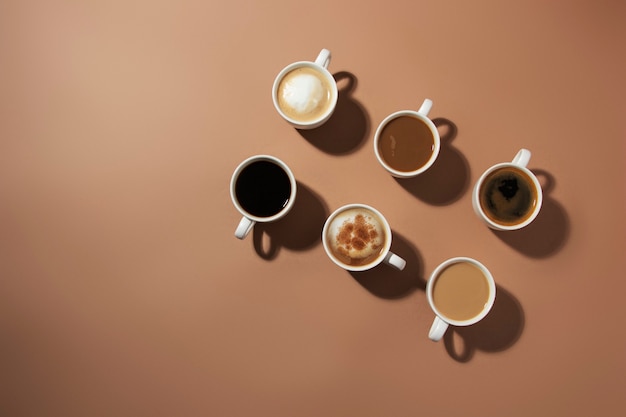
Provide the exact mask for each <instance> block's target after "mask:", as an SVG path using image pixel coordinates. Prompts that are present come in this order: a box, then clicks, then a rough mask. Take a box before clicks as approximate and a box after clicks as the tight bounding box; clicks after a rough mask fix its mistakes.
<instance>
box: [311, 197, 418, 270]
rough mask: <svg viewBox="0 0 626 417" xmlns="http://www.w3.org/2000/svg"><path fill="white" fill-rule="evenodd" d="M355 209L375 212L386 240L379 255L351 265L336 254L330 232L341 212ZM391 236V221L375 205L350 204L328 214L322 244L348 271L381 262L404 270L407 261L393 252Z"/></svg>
mask: <svg viewBox="0 0 626 417" xmlns="http://www.w3.org/2000/svg"><path fill="white" fill-rule="evenodd" d="M353 209H356V210H364V211H365V212H367V211H369V212H371V213H373V214H374V215H375V216H376V217H377V219H378V220H379V221H380V226H381V227H382V229H383V230H384V234H385V240H384V242H383V243H382V247H381V248H380V249H379V250H378V256H377V257H376V258H375V259H372V260H371V261H369V262H368V263H366V264H363V265H350V264H349V263H346V262H343V261H342V260H341V259H339V258H338V257H337V256H335V254H334V253H333V250H332V248H331V246H330V239H332V238H334V237H333V236H329V233H331V232H330V228H331V224H332V223H333V220H334V219H335V217H337V216H338V215H340V214H341V213H344V212H348V211H350V210H353ZM391 237H392V236H391V227H390V226H389V222H388V221H387V219H385V216H383V215H382V213H381V212H380V211H378V210H376V209H375V208H374V207H371V206H368V205H366V204H348V205H345V206H342V207H340V208H338V209H337V210H335V211H334V212H333V213H332V214H331V215H330V216H328V218H327V219H326V222H325V223H324V228H323V230H322V244H323V245H324V250H325V251H326V254H327V255H328V257H329V258H330V259H331V260H332V261H333V262H334V263H335V264H336V265H338V266H340V267H341V268H343V269H345V270H348V271H365V270H368V269H371V268H374V267H375V266H377V265H378V264H380V263H381V262H384V263H386V264H387V265H389V266H392V267H394V268H395V269H398V270H403V269H404V267H405V266H406V261H405V260H404V259H402V258H401V257H400V256H398V255H396V254H394V253H393V252H391V250H390V249H391Z"/></svg>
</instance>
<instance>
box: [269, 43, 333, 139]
mask: <svg viewBox="0 0 626 417" xmlns="http://www.w3.org/2000/svg"><path fill="white" fill-rule="evenodd" d="M330 57H331V55H330V51H329V50H328V49H322V50H321V52H320V53H319V55H318V56H317V58H316V59H315V61H313V62H311V61H298V62H294V63H292V64H289V65H287V66H286V67H285V68H283V69H282V70H281V71H280V72H279V73H278V75H277V76H276V78H275V79H274V85H273V87H272V100H273V101H274V107H275V108H276V111H277V112H278V114H280V115H281V116H282V118H283V119H285V120H286V121H287V122H289V123H290V124H291V125H292V126H293V127H295V128H297V129H314V128H316V127H319V126H321V125H322V124H324V123H325V122H326V121H327V120H328V119H330V116H332V114H333V112H334V111H335V107H336V106H337V96H338V92H337V83H336V81H335V78H334V77H333V75H332V74H331V73H330V72H329V71H328V69H327V68H328V65H329V64H330ZM303 67H304V68H311V69H313V70H314V71H315V72H316V73H317V74H319V75H320V76H321V77H323V79H324V80H325V81H326V83H325V84H326V86H327V87H328V89H329V91H328V93H329V98H328V105H327V107H326V109H325V111H324V112H321V113H320V114H319V115H317V117H314V118H312V119H308V120H306V121H304V120H297V119H296V118H294V117H290V116H289V115H287V114H286V113H285V112H284V111H283V110H282V109H281V107H280V105H279V87H280V84H281V81H282V80H283V78H284V77H285V75H287V74H289V73H290V72H291V71H293V70H295V69H298V68H303Z"/></svg>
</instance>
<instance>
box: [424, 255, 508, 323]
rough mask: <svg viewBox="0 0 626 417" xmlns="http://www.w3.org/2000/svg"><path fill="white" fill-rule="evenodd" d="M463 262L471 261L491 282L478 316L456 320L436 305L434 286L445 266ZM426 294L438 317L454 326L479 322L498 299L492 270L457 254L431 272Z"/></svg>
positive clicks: (474, 260) (472, 259) (488, 281)
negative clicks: (485, 300) (486, 298)
mask: <svg viewBox="0 0 626 417" xmlns="http://www.w3.org/2000/svg"><path fill="white" fill-rule="evenodd" d="M462 262H466V263H471V264H473V265H475V266H477V267H478V268H479V269H480V270H481V271H482V272H483V275H484V276H485V278H486V279H487V283H488V284H489V298H488V300H487V303H486V304H485V307H484V308H483V310H482V311H481V312H480V313H479V314H477V315H476V316H474V317H472V318H471V319H467V320H454V319H451V318H449V317H447V316H446V315H445V314H443V313H441V311H440V310H439V309H438V308H437V306H436V305H435V302H434V300H433V287H434V283H435V281H436V280H437V278H438V277H439V275H440V274H441V271H443V270H444V269H445V268H447V267H448V266H450V265H453V264H456V263H462ZM426 296H427V298H428V304H429V305H430V308H431V309H432V310H433V312H434V313H435V314H436V315H437V317H439V318H440V319H441V320H443V321H445V322H446V323H448V324H451V325H453V326H470V325H472V324H475V323H478V322H479V321H480V320H482V319H483V318H485V316H486V315H487V314H488V313H489V312H490V311H491V308H492V307H493V304H494V302H495V300H496V282H495V280H494V279H493V275H492V274H491V271H489V269H488V268H487V267H486V266H485V265H483V264H482V263H481V262H480V261H478V260H476V259H474V258H470V257H467V256H457V257H454V258H449V259H447V260H445V261H443V262H442V263H440V264H439V265H438V266H437V267H436V268H435V269H434V271H433V272H432V273H431V274H430V277H429V278H428V283H427V284H426Z"/></svg>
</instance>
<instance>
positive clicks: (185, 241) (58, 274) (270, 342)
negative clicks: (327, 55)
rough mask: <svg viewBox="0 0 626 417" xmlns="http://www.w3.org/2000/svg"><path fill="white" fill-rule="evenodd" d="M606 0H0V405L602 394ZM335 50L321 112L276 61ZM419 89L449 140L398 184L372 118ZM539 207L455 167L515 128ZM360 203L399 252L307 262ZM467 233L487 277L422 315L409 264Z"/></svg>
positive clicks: (614, 292) (619, 197)
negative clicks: (457, 303) (329, 103)
mask: <svg viewBox="0 0 626 417" xmlns="http://www.w3.org/2000/svg"><path fill="white" fill-rule="evenodd" d="M624 22H626V7H625V3H624V2H620V1H574V2H569V1H562V2H556V1H535V2H525V1H517V2H504V1H503V2H498V1H492V2H485V1H479V2H464V1H457V2H449V1H440V2H436V1H415V0H407V1H396V0H387V1H367V0H365V1H337V0H332V1H331V0H319V1H315V2H311V3H306V2H300V1H266V2H261V1H258V2H257V1H228V2H226V1H223V2H217V1H210V0H205V1H187V0H184V1H171V2H166V1H147V0H144V1H142V0H130V1H129V0H124V1H92V2H89V1H86V2H80V1H69V0H68V1H39V2H35V1H21V0H20V1H7V0H2V1H0V162H1V163H0V415H2V416H64V417H68V416H417V415H422V416H461V415H462V416H540V415H541V416H544V415H545V416H590V415H594V416H621V415H624V413H625V412H626V400H625V399H624V398H625V397H624V393H623V391H624V387H625V386H626V360H625V358H624V352H626V343H625V342H626V334H625V331H624V324H625V315H624V309H623V305H624V304H623V297H624V295H623V294H624V291H626V280H625V279H624V267H625V266H626V265H625V263H624V247H625V243H626V233H625V232H626V230H625V223H624V217H623V214H624V211H625V209H626V187H625V186H624V180H626V178H625V170H624V164H623V158H624V156H625V155H626V152H625V151H626V146H625V143H626V142H625V139H626V135H625V133H626V130H625V128H624V115H625V110H626V101H625V97H626V82H625V80H624V75H625V74H626V58H625V54H624V40H625V39H626V25H625V24H624ZM321 48H328V49H330V50H331V51H332V54H333V58H332V62H331V65H330V70H331V72H333V74H334V75H335V77H336V78H337V80H338V85H339V89H340V92H341V96H340V99H339V106H338V108H337V112H336V114H335V115H334V116H333V118H332V119H331V120H330V121H329V122H328V124H327V125H325V126H324V127H322V128H320V129H318V130H316V131H311V132H302V133H301V132H298V131H296V130H294V129H293V128H291V127H289V126H288V125H287V124H286V123H285V122H284V121H283V120H281V119H280V117H279V116H278V115H277V113H276V112H275V110H274V108H273V106H272V101H271V95H270V89H271V85H272V82H273V78H274V76H275V75H276V74H277V73H278V71H279V70H280V69H281V68H282V67H283V66H285V65H287V64H289V63H290V62H292V61H296V60H303V59H304V60H313V59H314V58H315V57H316V55H317V53H318V52H319V50H320V49H321ZM427 97H428V98H431V99H432V100H433V101H434V107H433V109H432V112H431V116H432V117H433V118H434V119H435V121H436V122H437V124H438V125H439V128H440V129H441V133H442V136H443V137H444V145H443V148H442V153H441V157H440V159H439V160H438V162H437V163H436V165H435V166H434V167H433V168H432V170H431V171H430V172H429V173H427V174H425V175H423V176H422V177H420V178H418V179H415V180H412V181H397V180H394V179H393V178H392V177H390V176H389V175H387V174H386V173H385V171H384V170H383V169H382V168H381V167H380V166H378V165H377V163H376V161H375V157H374V152H373V148H372V137H373V131H374V130H375V128H376V126H377V124H378V123H379V122H380V121H381V120H382V119H383V118H384V117H385V116H386V115H387V114H389V113H391V112H393V111H396V110H400V109H404V108H412V109H415V108H417V107H418V106H419V104H420V103H421V102H422V100H423V99H424V98H427ZM521 147H527V148H528V149H530V150H531V151H532V152H533V158H532V160H531V163H530V168H532V169H533V171H534V172H535V173H537V175H538V176H539V177H540V179H541V181H542V184H543V185H544V187H545V203H544V204H545V206H544V209H543V211H542V213H541V215H540V217H539V218H538V219H537V220H536V222H535V223H534V224H533V225H531V226H530V227H528V228H527V229H525V230H523V231H521V232H516V233H506V234H505V233H494V232H492V231H490V230H489V229H487V228H486V227H485V226H484V225H483V224H482V223H480V222H479V221H478V219H477V218H476V217H475V215H474V214H473V212H472V209H471V198H470V197H471V196H470V194H471V187H472V184H473V183H474V182H475V180H476V179H477V178H478V176H479V175H480V173H481V172H482V171H483V170H484V169H486V168H487V167H489V166H490V165H492V164H494V163H497V162H501V161H507V160H510V159H511V158H512V157H513V156H514V154H515V153H516V152H517V150H518V149H519V148H521ZM257 153H268V154H272V155H275V156H277V157H279V158H281V159H283V160H284V161H286V162H287V163H288V164H289V165H290V166H291V168H292V169H293V171H294V173H295V175H296V177H297V179H298V186H299V191H298V193H299V194H298V197H297V201H296V204H295V207H294V209H293V211H292V212H291V213H290V214H289V216H288V217H287V218H285V219H284V220H283V221H281V222H278V223H275V224H271V225H266V226H262V225H261V226H258V227H256V228H255V230H254V232H253V234H252V235H251V236H249V237H248V238H247V239H246V240H244V241H239V240H237V239H235V238H234V236H233V232H234V229H235V226H236V224H237V222H238V221H239V214H238V212H237V211H236V210H235V208H234V206H233V205H232V203H231V201H230V197H229V191H228V183H229V180H230V176H231V173H232V172H233V170H234V168H235V166H236V165H237V164H238V163H239V162H240V161H241V160H243V159H244V158H246V157H248V156H250V155H253V154H257ZM352 202H362V203H367V204H371V205H373V206H375V207H377V208H378V209H379V210H381V211H382V212H383V213H384V214H385V215H386V217H387V218H388V220H389V222H390V223H391V226H392V229H393V231H394V241H393V245H392V249H393V250H394V252H396V253H398V254H400V255H401V256H403V257H404V258H405V259H406V260H407V261H408V266H407V268H406V270H405V271H403V272H395V271H393V270H391V269H390V268H386V267H385V266H381V267H379V268H376V269H375V270H373V271H370V272H367V273H361V274H350V273H348V272H346V271H343V270H340V269H338V268H337V267H335V265H334V264H332V263H331V262H330V260H329V259H327V257H326V255H325V253H324V250H323V248H322V245H321V242H320V230H321V226H322V224H323V221H324V219H325V217H326V215H327V214H329V213H330V212H331V211H332V210H334V209H335V208H337V207H338V206H340V205H343V204H346V203H352ZM453 256H471V257H475V258H477V259H479V260H480V261H482V262H483V263H485V264H486V265H487V266H488V267H489V268H490V269H491V271H492V273H493V275H494V277H495V279H496V282H497V285H498V296H497V299H496V303H495V306H494V309H493V311H492V313H491V314H490V315H489V316H488V318H486V319H485V320H484V321H483V322H482V323H480V324H477V325H475V326H473V327H469V328H464V329H456V330H454V331H451V332H449V333H448V334H447V336H446V337H445V340H443V341H442V342H440V343H433V342H431V341H429V340H428V338H427V333H428V329H429V327H430V324H431V321H432V318H433V314H432V313H431V311H430V310H429V307H428V304H427V301H426V296H425V294H424V286H425V278H426V277H427V276H428V274H429V273H430V272H431V271H432V270H433V269H434V268H435V267H436V266H437V265H438V264H439V263H440V262H442V261H443V260H445V259H447V258H449V257H453Z"/></svg>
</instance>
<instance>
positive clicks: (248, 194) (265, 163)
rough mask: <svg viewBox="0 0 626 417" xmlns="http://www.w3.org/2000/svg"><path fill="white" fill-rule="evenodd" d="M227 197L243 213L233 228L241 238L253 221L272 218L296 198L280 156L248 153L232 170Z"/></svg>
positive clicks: (291, 178) (281, 214)
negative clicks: (235, 227)
mask: <svg viewBox="0 0 626 417" xmlns="http://www.w3.org/2000/svg"><path fill="white" fill-rule="evenodd" d="M230 197H231V199H232V201H233V204H234V205H235V208H236V209H237V210H238V211H239V212H240V213H241V214H242V216H243V217H242V218H241V221H240V222H239V224H238V225H237V229H236V230H235V236H236V237H237V238H238V239H243V238H245V237H246V236H247V235H248V234H249V233H250V231H251V230H252V228H253V226H254V225H255V223H257V222H273V221H276V220H278V219H280V218H282V217H284V216H285V215H286V214H287V213H288V212H289V210H291V208H292V207H293V204H294V202H295V199H296V179H295V177H294V175H293V172H292V171H291V169H290V168H289V167H288V166H287V164H285V163H284V162H283V161H281V160H280V159H278V158H276V157H274V156H270V155H255V156H251V157H249V158H247V159H246V160H244V161H243V162H241V163H240V164H239V165H238V166H237V168H236V169H235V171H234V172H233V175H232V177H231V180H230Z"/></svg>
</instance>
